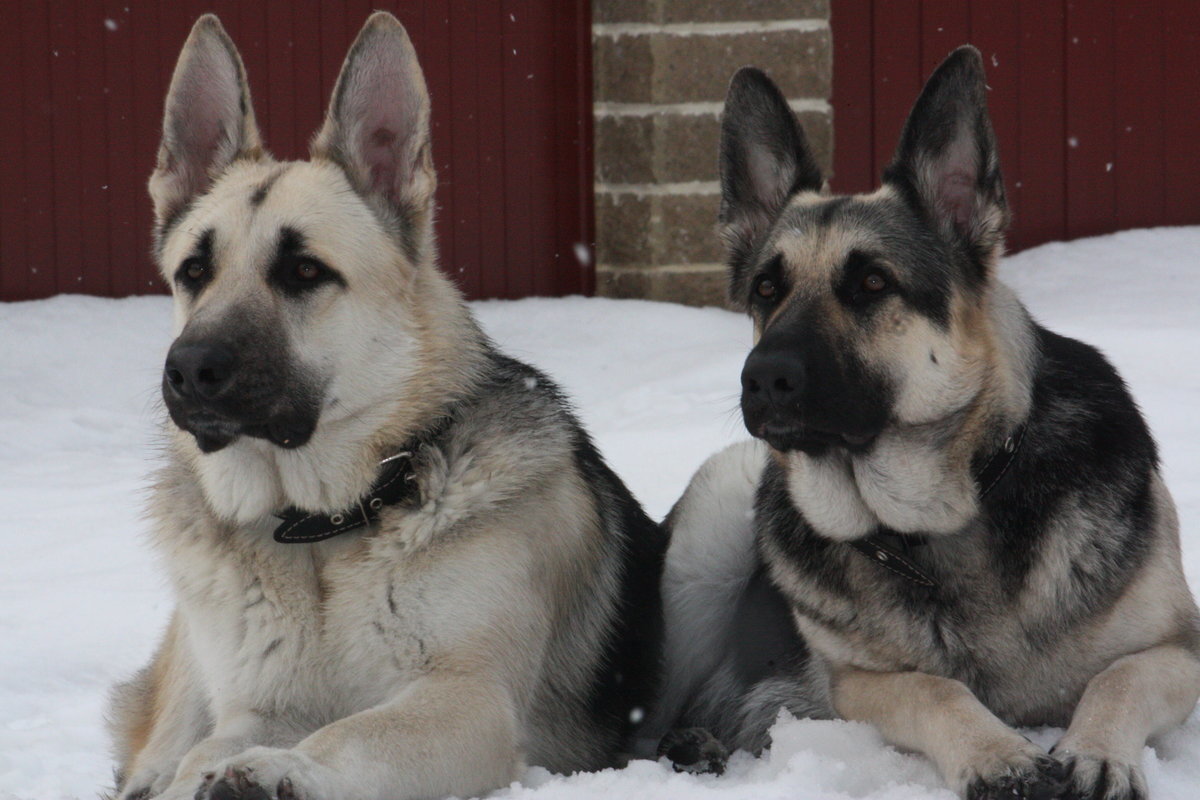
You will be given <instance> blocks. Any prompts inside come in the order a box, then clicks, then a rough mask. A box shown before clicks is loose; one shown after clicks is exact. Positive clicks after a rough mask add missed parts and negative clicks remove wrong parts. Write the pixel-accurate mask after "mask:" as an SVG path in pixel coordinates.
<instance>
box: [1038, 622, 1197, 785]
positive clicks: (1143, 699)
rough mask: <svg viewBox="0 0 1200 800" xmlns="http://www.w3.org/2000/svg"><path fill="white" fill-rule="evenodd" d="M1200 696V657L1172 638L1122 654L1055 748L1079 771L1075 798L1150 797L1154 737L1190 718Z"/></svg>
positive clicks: (1086, 696) (1086, 695) (1074, 775)
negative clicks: (1147, 767)
mask: <svg viewBox="0 0 1200 800" xmlns="http://www.w3.org/2000/svg"><path fill="white" fill-rule="evenodd" d="M1197 697H1200V661H1197V659H1196V657H1195V656H1194V655H1193V654H1192V653H1190V652H1188V651H1186V650H1184V649H1183V648H1181V647H1176V646H1171V645H1165V646H1162V647H1153V648H1150V649H1149V650H1143V651H1142V652H1140V653H1133V654H1132V655H1128V656H1125V657H1124V658H1119V659H1117V660H1116V661H1114V662H1113V663H1112V664H1111V665H1110V666H1109V667H1108V669H1106V670H1104V671H1103V672H1101V673H1100V674H1099V675H1097V676H1096V677H1094V678H1092V680H1091V681H1090V682H1089V683H1088V685H1087V689H1085V690H1084V692H1083V698H1082V699H1081V700H1080V701H1079V705H1078V706H1076V708H1075V714H1074V716H1073V717H1072V718H1071V726H1070V728H1068V729H1067V733H1066V735H1064V736H1063V738H1062V739H1061V740H1060V741H1059V743H1058V744H1057V745H1055V747H1054V751H1053V752H1054V754H1055V755H1056V756H1057V757H1058V758H1059V759H1061V760H1062V762H1063V763H1064V764H1066V765H1067V768H1068V770H1069V771H1070V773H1071V776H1070V780H1071V787H1072V793H1070V794H1068V796H1069V797H1103V798H1105V799H1106V800H1130V799H1131V798H1144V797H1146V783H1145V778H1144V777H1143V776H1142V769H1141V761H1142V748H1143V747H1145V745H1146V739H1148V738H1149V737H1151V736H1153V735H1155V734H1156V733H1160V732H1162V731H1165V730H1167V729H1169V728H1172V727H1174V726H1176V725H1179V724H1180V723H1182V722H1183V721H1184V720H1185V719H1187V717H1188V715H1189V714H1190V713H1191V712H1192V709H1193V708H1195V706H1196V699H1197Z"/></svg>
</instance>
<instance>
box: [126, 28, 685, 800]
mask: <svg viewBox="0 0 1200 800" xmlns="http://www.w3.org/2000/svg"><path fill="white" fill-rule="evenodd" d="M430 147H431V146H430V136H429V97H428V94H427V92H426V88H425V80H424V78H423V77H422V74H421V68H420V66H419V65H418V64H417V58H416V53H415V52H414V50H413V47H412V44H411V43H410V42H409V39H408V36H407V35H406V33H405V32H404V29H403V28H402V27H401V25H400V23H399V22H397V21H396V20H395V18H393V17H391V16H390V15H388V14H385V13H377V14H375V15H374V16H372V17H371V18H370V20H368V22H367V24H366V26H365V27H364V28H363V30H362V32H361V33H360V34H359V36H358V39H357V40H356V41H355V43H354V46H353V47H352V48H351V50H350V53H349V55H348V56H347V57H346V63H345V66H344V67H343V68H342V74H341V77H340V78H339V79H338V82H337V86H336V89H335V90H334V94H333V100H332V102H331V104H330V108H329V114H328V116H327V117H326V120H325V124H324V126H323V127H322V128H321V130H320V132H319V133H318V134H317V137H316V138H315V140H314V142H313V146H312V159H311V160H310V161H298V162H279V161H276V160H274V159H273V158H271V157H270V155H268V154H267V153H266V152H265V151H264V150H263V147H262V143H261V141H260V139H259V133H258V128H257V126H256V125H255V123H254V110H253V106H252V105H251V102H250V93H249V88H248V86H247V84H246V78H245V73H244V70H243V67H242V62H241V59H240V58H239V57H238V54H237V50H236V49H235V48H234V45H233V42H231V41H230V39H229V37H228V36H227V35H226V34H225V32H224V30H222V28H221V25H220V23H219V22H217V19H216V17H212V16H205V17H201V18H200V20H199V21H198V22H197V23H196V25H195V27H194V28H193V29H192V34H191V36H190V37H189V38H188V40H187V43H186V44H185V45H184V48H183V52H182V54H181V55H180V58H179V64H178V66H177V67H176V69H175V76H174V79H173V81H172V83H171V90H170V93H169V94H168V96H167V102H166V115H165V119H164V124H163V139H162V145H161V148H160V150H159V158H158V167H157V169H156V170H155V171H154V175H153V177H152V178H151V181H150V192H151V195H152V196H153V198H154V205H155V212H156V217H157V223H158V224H157V226H156V237H157V241H158V247H157V258H158V262H159V265H160V267H161V269H162V272H163V276H164V277H165V278H166V280H167V281H168V283H169V284H170V286H171V288H172V290H173V292H174V295H175V322H176V331H175V332H176V335H177V338H176V340H175V342H174V344H173V345H172V346H171V350H170V353H169V354H168V357H167V361H166V364H165V369H164V372H163V385H162V390H163V397H164V400H165V402H166V405H167V409H168V411H169V412H170V415H171V420H172V422H173V423H174V425H173V426H172V427H171V428H170V444H169V446H168V456H167V458H168V463H167V465H166V467H165V468H164V469H163V470H162V472H161V473H160V475H159V476H158V480H157V483H156V485H155V488H154V492H153V498H152V502H151V516H152V517H153V525H154V534H153V538H154V543H155V545H156V546H157V548H158V550H159V552H160V554H161V555H162V557H163V560H164V562H165V564H166V566H167V568H168V571H169V574H170V578H171V583H172V588H173V589H174V594H175V599H176V608H175V613H174V615H173V616H172V618H171V624H170V627H169V628H168V630H167V633H166V636H165V637H164V639H163V642H162V644H161V646H160V647H159V649H158V651H157V653H156V654H155V655H154V657H153V659H152V660H151V662H150V664H149V665H148V666H147V667H146V668H145V669H144V670H143V671H142V672H140V673H139V674H138V675H137V676H136V677H134V678H133V679H132V680H131V681H129V682H127V683H124V684H122V685H121V686H119V687H118V688H117V689H116V691H115V692H114V694H113V702H112V706H111V709H110V714H109V716H110V722H111V727H112V733H113V740H114V744H115V749H116V751H117V761H118V767H117V771H118V785H117V790H118V793H119V796H120V797H121V798H122V800H134V799H136V800H145V798H148V797H160V798H164V800H185V799H186V800H190V799H191V798H192V797H193V795H195V796H196V797H197V798H212V800H228V799H229V798H235V797H242V798H253V799H254V800H264V799H265V798H288V800H295V799H296V798H301V799H303V798H310V799H311V800H322V799H324V800H328V799H329V798H339V797H341V798H397V799H399V798H413V797H422V798H425V797H439V796H445V795H449V794H455V795H459V796H463V797H467V796H472V795H476V794H480V793H482V792H486V791H489V790H491V789H495V788H497V787H500V786H503V785H505V784H507V783H508V782H509V781H512V780H514V779H515V778H516V777H518V776H519V774H520V771H521V769H522V765H523V764H525V763H532V764H541V765H543V766H546V767H548V768H550V769H553V770H557V771H572V770H579V769H589V768H595V767H601V766H607V765H611V764H613V763H614V762H616V761H618V760H619V759H620V757H621V754H622V752H623V751H624V750H625V749H626V746H627V745H626V739H627V737H629V736H630V734H632V733H633V732H634V728H635V727H636V726H635V725H634V724H633V720H636V719H637V718H639V714H638V712H637V711H636V709H637V707H638V706H641V705H644V704H646V703H648V702H649V701H650V699H651V694H652V690H653V687H652V682H651V681H652V678H653V675H654V673H655V670H656V669H657V666H658V653H657V650H656V644H655V642H656V639H657V636H658V629H659V627H660V624H661V615H660V614H659V608H658V599H657V598H658V584H659V574H658V573H659V569H660V567H661V564H662V551H663V549H664V547H665V541H664V539H663V536H662V532H661V530H660V529H659V528H658V526H656V525H654V524H653V523H652V522H651V521H650V520H649V519H648V518H647V517H646V516H645V514H643V513H642V511H641V509H640V508H639V507H638V505H637V503H636V501H635V500H634V499H633V497H632V496H630V494H629V492H628V491H627V490H626V489H625V487H624V486H623V485H622V484H621V482H620V480H618V479H617V477H616V476H615V475H613V473H612V472H611V471H610V470H609V469H608V467H607V466H605V464H604V462H603V460H602V459H601V458H600V456H599V455H598V454H597V452H596V450H595V448H594V447H593V446H592V444H591V442H590V440H589V439H588V437H587V435H586V434H585V433H584V432H583V430H582V429H581V428H580V427H579V424H578V422H577V421H576V420H575V418H574V416H573V415H572V413H571V411H570V409H569V407H568V406H567V404H566V403H565V401H564V400H563V398H562V396H561V395H560V394H559V392H558V390H557V389H556V388H555V387H554V384H553V383H551V382H550V381H549V380H547V379H546V377H545V376H543V375H541V374H539V373H538V372H537V371H535V370H534V369H533V368H531V367H529V366H526V365H524V364H521V363H519V362H517V361H514V360H512V359H509V358H506V357H505V356H503V355H501V354H500V353H498V352H497V351H496V350H495V348H494V347H493V346H492V345H491V343H490V342H489V341H488V339H487V337H486V336H484V334H483V333H482V331H480V329H479V327H478V326H477V325H476V324H475V321H474V319H472V317H471V315H470V312H469V311H468V310H467V307H466V306H465V305H464V304H463V302H462V298H461V297H460V296H459V294H458V292H457V291H456V290H455V288H454V286H453V284H451V283H450V281H449V279H448V278H446V277H445V276H444V275H442V274H441V273H440V272H439V270H438V269H437V256H436V250H435V246H434V241H433V229H432V220H433V208H434V197H433V193H434V187H435V186H436V183H437V178H436V175H435V174H434V170H433V160H432V157H431V155H430ZM281 517H282V521H281V519H280V518H281ZM631 714H632V719H631Z"/></svg>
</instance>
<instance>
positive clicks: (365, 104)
mask: <svg viewBox="0 0 1200 800" xmlns="http://www.w3.org/2000/svg"><path fill="white" fill-rule="evenodd" d="M435 187H436V176H435V174H434V170H433V164H432V159H431V155H430V141H429V98H428V93H427V91H426V86H425V80H424V78H423V76H422V73H421V68H420V66H419V65H418V63H417V58H416V54H415V52H414V50H413V47H412V44H411V43H410V41H409V39H408V36H407V34H406V33H405V31H404V28H403V27H402V26H401V25H400V23H399V22H397V21H396V20H395V18H393V17H392V16H390V15H388V14H386V13H377V14H375V15H373V16H372V17H371V18H370V19H369V20H368V21H367V23H366V25H365V26H364V28H363V30H362V32H361V33H360V34H359V36H358V38H357V40H356V41H355V43H354V45H353V46H352V48H351V50H350V53H349V54H348V56H347V57H346V62H345V64H344V66H343V68H342V72H341V75H340V77H339V78H338V81H337V84H336V88H335V90H334V93H333V99H332V101H331V103H330V107H329V110H328V113H327V116H326V119H325V122H324V125H323V127H322V128H321V130H320V131H319V132H318V133H317V135H316V136H315V138H314V140H313V144H312V147H311V160H310V161H307V162H286V163H281V162H278V161H275V160H274V159H272V158H271V157H270V156H269V155H268V154H267V153H266V152H265V150H264V149H263V145H262V142H261V139H260V136H259V132H258V128H257V126H256V124H255V117H254V110H253V106H252V104H251V100H250V91H249V87H248V85H247V82H246V75H245V70H244V68H243V66H242V61H241V58H240V57H239V55H238V52H237V49H236V48H235V47H234V45H233V42H232V41H231V40H230V39H229V37H228V36H227V35H226V33H225V31H224V30H223V29H222V27H221V25H220V23H219V22H218V21H217V19H216V17H214V16H211V15H207V16H204V17H202V18H200V19H199V20H198V21H197V22H196V24H195V26H194V27H193V29H192V32H191V35H190V36H189V37H188V40H187V42H186V44H185V45H184V47H183V51H182V53H181V55H180V58H179V62H178V65H177V66H176V68H175V74H174V77H173V79H172V82H171V88H170V91H169V93H168V95H167V100H166V112H165V118H164V123H163V137H162V144H161V146H160V149H159V153H158V163H157V167H156V169H155V170H154V173H153V175H152V177H151V179H150V194H151V196H152V198H153V201H154V210H155V217H156V226H155V253H156V256H157V260H158V263H159V266H160V268H161V271H162V274H163V277H164V278H165V279H166V281H167V283H168V284H169V285H170V287H171V290H172V293H173V294H174V304H175V328H176V330H175V333H176V339H175V341H174V343H173V344H172V345H171V348H170V352H169V353H168V355H167V359H166V364H165V368H164V370H163V377H162V393H163V397H164V399H165V401H166V406H167V409H168V411H169V412H170V416H171V419H172V420H173V422H174V423H175V425H176V426H178V428H179V429H180V430H182V431H185V432H186V433H187V434H189V435H190V436H191V438H192V440H193V441H194V444H195V446H196V447H197V448H198V453H196V454H194V458H195V459H196V460H197V462H198V463H201V464H202V465H203V468H202V470H201V471H202V476H203V475H208V476H209V477H210V478H211V480H209V481H208V483H209V484H212V485H208V486H206V488H207V489H209V495H210V499H212V498H213V496H214V495H222V494H224V495H230V494H231V492H232V494H238V492H236V491H234V490H232V489H231V490H230V491H225V492H222V491H221V490H220V489H219V488H218V487H217V486H216V485H215V484H216V483H217V482H218V481H219V480H225V479H218V478H217V477H215V476H216V475H217V474H218V473H227V474H229V475H231V476H237V477H236V478H235V477H230V478H229V479H228V480H231V481H233V480H246V479H247V478H246V474H245V473H246V471H247V470H245V469H242V468H241V467H242V466H245V463H246V462H247V460H248V459H251V458H252V456H253V457H254V458H257V461H256V463H259V462H262V463H263V464H265V465H266V466H267V467H268V468H272V469H277V470H279V471H280V472H281V473H282V476H281V477H280V478H279V480H278V481H277V483H278V482H281V484H282V485H279V486H276V489H277V491H274V492H272V491H266V490H263V491H260V492H258V493H259V494H262V495H271V494H276V495H278V494H279V493H282V494H283V495H284V496H285V499H286V500H288V501H290V502H293V503H298V504H301V505H302V506H303V507H307V508H318V507H323V506H328V505H330V504H335V506H334V507H337V506H336V504H337V503H345V502H348V501H350V500H352V499H353V498H354V497H355V496H357V493H358V492H359V491H361V490H362V489H363V488H365V487H363V486H357V483H359V482H358V481H355V480H351V479H350V478H349V477H347V476H345V475H341V476H340V477H330V473H339V464H343V462H346V463H345V464H344V465H343V466H344V469H341V471H342V472H349V473H353V472H356V471H360V472H361V471H363V470H366V471H367V472H368V473H369V471H370V469H369V466H370V458H369V457H368V456H366V455H365V454H364V452H363V449H364V448H363V445H364V442H365V441H366V440H369V439H370V438H371V437H372V436H375V435H377V434H378V432H379V430H380V428H381V427H382V426H384V425H385V424H386V423H387V420H390V419H394V417H395V416H396V414H397V413H398V411H399V404H403V403H405V402H408V403H410V404H411V403H413V402H414V400H413V397H414V396H415V395H423V396H428V395H429V394H430V393H431V392H433V393H436V390H437V388H438V381H437V379H436V376H431V375H430V374H429V370H430V369H437V368H436V367H431V366H430V364H432V363H443V362H444V361H445V360H446V359H442V358H440V357H437V356H435V355H434V354H433V353H432V352H431V349H430V348H431V347H435V346H436V345H434V344H430V341H431V340H437V341H438V342H440V343H441V345H442V346H449V344H448V343H447V341H446V340H447V336H445V335H441V333H440V328H439V326H441V327H445V325H446V323H445V320H444V319H443V320H442V321H439V319H438V317H439V315H440V316H442V317H455V318H457V315H461V314H465V313H466V312H465V311H464V310H462V304H461V301H460V299H459V297H458V295H457V292H456V291H455V290H454V289H453V288H452V286H451V285H450V283H449V282H448V281H447V280H446V279H444V278H442V277H441V276H440V275H439V274H438V272H437V270H436V268H435V265H434V260H435V259H434V253H433V237H432V217H433V193H434V189H435ZM418 297H419V300H420V302H418ZM460 327H461V326H460ZM229 451H235V452H234V454H232V455H229V454H228V453H229ZM199 453H203V454H208V455H203V456H201V455H199ZM218 456H219V457H220V458H219V459H218ZM213 459H216V460H221V464H220V465H219V468H218V467H216V466H213V463H212V460H213ZM222 459H223V460H222ZM318 462H323V464H322V463H318ZM349 462H353V463H354V464H356V465H358V466H354V467H351V466H350V465H349ZM359 462H363V463H365V464H366V465H367V466H362V465H361V464H359ZM306 465H307V467H309V469H308V470H307V472H306V471H305V469H302V467H304V466H306ZM289 466H290V467H291V469H289ZM210 467H211V468H210ZM301 474H307V475H308V477H307V478H305V479H301V478H300V477H297V476H299V475H301ZM289 475H290V476H291V478H289ZM289 481H290V483H291V485H289ZM278 500H279V498H275V499H274V500H270V499H266V498H263V499H261V502H257V503H250V504H249V505H250V506H252V507H253V508H254V509H256V511H261V510H262V508H260V506H261V507H263V508H267V507H269V506H270V505H271V504H272V503H274V502H276V501H278ZM215 505H216V506H218V507H219V508H221V509H223V510H225V511H227V512H229V513H232V514H234V515H235V516H243V515H244V514H249V513H250V511H249V510H248V509H246V508H243V506H245V505H246V504H245V503H242V502H240V501H238V500H236V499H234V498H232V497H230V498H228V499H227V502H224V503H222V502H219V501H217V502H215ZM243 512H244V513H243Z"/></svg>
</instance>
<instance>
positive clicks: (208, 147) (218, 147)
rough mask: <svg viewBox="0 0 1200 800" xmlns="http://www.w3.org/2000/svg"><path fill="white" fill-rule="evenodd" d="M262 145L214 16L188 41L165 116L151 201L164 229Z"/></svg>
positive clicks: (238, 69) (238, 65)
mask: <svg viewBox="0 0 1200 800" xmlns="http://www.w3.org/2000/svg"><path fill="white" fill-rule="evenodd" d="M262 154H263V152H262V140H261V139H260V138H259V135H258V125H257V124H256V123H255V121H254V108H253V107H252V106H251V105H250V87H249V85H248V84H247V83H246V70H245V68H244V67H243V66H242V59H241V56H239V55H238V51H237V48H236V47H234V45H233V42H232V41H231V40H230V38H229V35H228V34H226V33H225V29H224V28H222V27H221V23H220V21H219V20H218V19H217V18H216V17H215V16H213V15H212V14H205V15H204V16H202V17H200V19H198V20H196V24H195V25H193V26H192V32H191V34H190V35H189V36H188V38H187V41H186V42H184V45H183V51H182V52H180V54H179V62H178V63H177V64H176V65H175V74H174V76H173V77H172V78H171V88H170V89H169V90H168V91H167V103H166V111H165V113H164V115H163V133H162V143H161V144H160V145H159V148H158V163H157V165H156V166H155V168H154V173H153V174H152V175H151V176H150V197H151V199H152V200H153V201H154V215H155V218H156V219H157V221H158V228H159V229H160V230H161V229H162V228H163V227H164V226H165V225H166V224H167V223H168V222H170V221H171V220H172V219H173V218H175V217H176V216H177V215H178V214H179V212H180V211H182V210H183V209H184V208H186V207H187V204H188V202H189V201H190V200H191V199H192V198H193V197H195V196H196V195H198V194H201V193H202V192H204V191H206V190H207V189H208V187H209V186H210V185H211V184H212V182H213V179H215V178H216V177H217V176H218V175H220V174H221V172H222V171H223V170H224V169H225V168H226V167H228V166H229V165H230V164H231V163H232V162H233V161H234V160H236V159H239V158H259V157H261V156H262Z"/></svg>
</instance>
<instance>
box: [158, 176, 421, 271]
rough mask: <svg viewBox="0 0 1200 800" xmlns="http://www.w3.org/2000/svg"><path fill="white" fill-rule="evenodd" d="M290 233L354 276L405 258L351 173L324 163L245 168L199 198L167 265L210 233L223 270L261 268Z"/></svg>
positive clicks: (173, 238) (175, 236)
mask: <svg viewBox="0 0 1200 800" xmlns="http://www.w3.org/2000/svg"><path fill="white" fill-rule="evenodd" d="M284 230H288V231H291V232H296V233H299V235H300V236H301V237H302V239H303V241H304V245H305V247H306V249H308V250H309V251H311V252H312V253H313V255H315V256H317V257H319V258H321V259H322V260H326V261H328V262H329V263H330V265H331V266H334V267H336V268H337V269H339V270H341V271H343V272H346V271H349V272H355V271H357V270H358V268H359V267H360V266H364V265H365V264H366V263H367V262H369V261H372V260H375V259H379V258H383V259H385V260H387V261H389V262H395V261H396V260H397V259H400V258H402V255H401V253H400V251H399V248H398V247H397V246H396V245H395V243H394V241H393V239H392V237H390V236H388V234H387V232H386V231H385V230H384V229H383V226H382V225H381V223H380V221H379V219H378V218H377V217H376V215H375V214H374V213H373V212H372V211H371V209H370V208H369V207H368V206H367V204H366V202H365V201H364V200H363V199H362V197H361V196H360V195H359V194H358V193H357V192H356V191H355V190H354V188H353V187H352V186H351V185H350V182H349V180H348V179H347V178H346V176H345V173H344V172H342V170H341V169H340V168H339V167H337V166H336V165H333V164H328V163H324V162H308V161H297V162H282V163H281V162H274V161H258V162H240V163H237V164H235V165H233V166H232V167H231V168H230V169H229V170H227V171H226V172H225V174H223V175H222V176H221V178H220V179H218V181H217V182H216V184H215V185H214V186H213V187H212V189H211V190H210V191H209V192H208V193H207V194H206V195H204V196H203V197H202V198H199V199H198V200H197V201H196V203H195V205H194V207H193V208H192V209H191V211H190V213H188V214H187V215H186V217H185V219H184V220H183V224H181V225H179V226H178V227H177V230H175V231H173V232H172V234H171V235H170V236H169V237H168V240H167V243H166V246H165V247H164V251H163V253H164V260H165V261H166V262H167V263H168V264H169V263H171V262H175V261H178V260H180V259H182V258H185V257H187V256H188V255H189V254H190V251H191V249H192V247H193V246H194V244H193V243H194V242H195V241H197V240H198V238H199V237H200V236H202V235H204V233H205V232H207V231H212V233H213V238H214V247H215V252H216V253H217V255H218V258H219V260H220V261H221V262H222V266H223V267H225V270H226V271H228V270H229V268H230V267H235V268H236V267H240V268H242V269H253V270H255V271H257V270H258V269H259V267H261V263H262V261H263V259H264V258H269V257H270V256H271V255H272V254H273V253H274V252H275V248H276V247H277V246H278V243H279V240H280V236H281V235H282V232H283V231H284Z"/></svg>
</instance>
